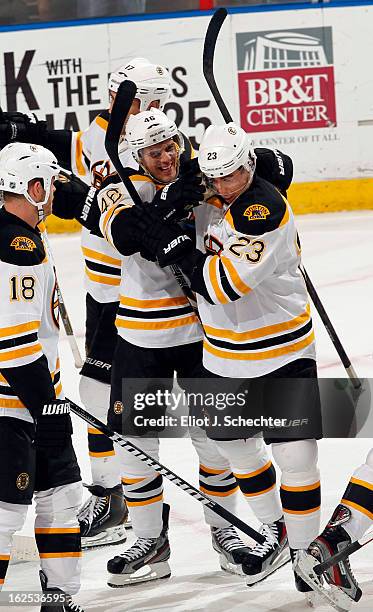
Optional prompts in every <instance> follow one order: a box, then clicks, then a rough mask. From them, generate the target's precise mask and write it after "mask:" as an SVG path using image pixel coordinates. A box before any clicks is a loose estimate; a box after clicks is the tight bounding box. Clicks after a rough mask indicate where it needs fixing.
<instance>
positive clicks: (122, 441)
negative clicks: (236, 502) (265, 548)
mask: <svg viewBox="0 0 373 612" xmlns="http://www.w3.org/2000/svg"><path fill="white" fill-rule="evenodd" d="M66 401H68V402H69V403H70V410H71V412H73V413H74V414H76V415H77V416H79V417H80V418H81V419H83V420H84V421H86V422H87V423H89V425H92V427H94V428H95V429H97V430H98V431H101V433H103V434H104V435H105V436H107V437H108V438H110V440H112V441H113V442H115V443H116V444H118V445H119V446H121V447H122V448H124V449H125V450H127V451H128V452H130V453H132V454H133V455H134V456H135V457H137V458H138V459H140V461H143V462H144V463H146V464H147V465H148V466H149V467H151V468H152V469H153V470H155V471H156V472H158V474H161V475H162V476H165V477H166V478H167V479H168V480H170V481H171V482H173V484H174V485H176V486H177V487H179V488H180V489H182V490H183V491H185V492H186V493H187V494H188V495H190V496H191V497H194V498H195V499H197V501H199V502H201V503H202V504H203V505H204V506H205V507H206V508H209V509H210V510H211V511H212V512H215V514H218V515H219V516H220V517H221V518H223V519H225V520H226V521H228V522H229V523H231V524H232V525H234V526H235V527H237V529H239V530H240V531H242V532H243V533H245V534H246V535H248V536H249V537H250V538H252V539H253V540H255V541H256V542H258V543H259V544H263V543H264V542H265V538H264V537H263V536H262V535H261V534H260V533H258V532H257V531H255V529H253V528H252V527H250V526H249V525H247V524H246V523H244V522H243V521H241V519H239V518H238V517H237V516H235V515H234V514H232V513H231V512H229V510H226V509H225V508H223V506H220V504H217V503H216V502H214V501H213V500H212V499H210V498H209V497H208V496H207V495H205V494H204V493H202V492H201V491H199V490H198V489H196V488H195V487H194V486H193V485H191V484H190V483H189V482H187V481H186V480H184V479H183V478H181V476H178V475H177V474H175V472H172V470H170V469H169V468H167V467H166V466H164V465H163V464H162V463H159V462H158V461H156V460H155V459H153V458H152V457H151V456H150V455H148V454H147V453H145V452H144V451H143V450H141V449H140V448H139V447H138V446H135V444H133V443H132V442H129V441H128V440H126V438H125V437H124V436H122V435H120V434H118V433H116V432H115V431H113V430H112V429H110V427H108V426H107V425H105V424H104V423H102V422H101V421H99V420H98V419H96V417H94V416H93V415H91V414H89V412H86V411H85V410H84V409H83V408H81V407H80V406H78V404H75V402H73V401H72V400H70V399H68V398H66Z"/></svg>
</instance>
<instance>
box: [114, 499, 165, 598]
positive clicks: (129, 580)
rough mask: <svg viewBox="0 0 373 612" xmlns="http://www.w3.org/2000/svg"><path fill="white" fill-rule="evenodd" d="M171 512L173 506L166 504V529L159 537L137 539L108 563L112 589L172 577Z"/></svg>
mask: <svg viewBox="0 0 373 612" xmlns="http://www.w3.org/2000/svg"><path fill="white" fill-rule="evenodd" d="M169 511H170V506H169V505H168V504H163V529H162V532H161V534H160V536H159V537H158V538H137V540H136V542H135V543H134V544H133V545H132V546H131V547H130V548H128V549H127V550H125V551H124V552H123V553H122V554H121V555H117V556H116V557H114V558H113V559H110V560H109V561H108V564H107V570H108V572H109V574H110V575H109V578H108V585H109V586H111V587H113V588H119V587H124V586H128V585H133V584H138V583H140V582H149V581H152V580H159V579H161V578H169V577H170V576H171V568H170V566H169V564H168V559H169V558H170V554H171V551H170V544H169V541H168V537H167V534H168V516H169Z"/></svg>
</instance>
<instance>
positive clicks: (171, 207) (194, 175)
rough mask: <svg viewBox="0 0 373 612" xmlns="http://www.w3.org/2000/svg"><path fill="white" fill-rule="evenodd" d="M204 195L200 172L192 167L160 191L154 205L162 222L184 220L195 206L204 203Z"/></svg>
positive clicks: (155, 197)
mask: <svg viewBox="0 0 373 612" xmlns="http://www.w3.org/2000/svg"><path fill="white" fill-rule="evenodd" d="M204 193H205V187H204V185H203V184H202V177H201V174H200V171H199V170H198V172H197V171H196V168H195V167H192V168H190V169H189V170H187V172H185V174H183V176H181V177H180V178H179V179H177V180H176V181H175V182H174V183H169V184H168V185H166V186H165V187H163V189H160V190H159V191H158V192H157V193H156V195H155V196H154V199H153V202H152V204H153V206H154V210H155V211H156V212H157V214H158V216H159V218H160V219H161V220H162V221H177V220H179V219H184V218H185V217H186V216H187V215H188V213H189V212H190V211H191V210H192V209H193V208H194V207H195V206H198V205H199V204H200V203H201V202H203V198H204Z"/></svg>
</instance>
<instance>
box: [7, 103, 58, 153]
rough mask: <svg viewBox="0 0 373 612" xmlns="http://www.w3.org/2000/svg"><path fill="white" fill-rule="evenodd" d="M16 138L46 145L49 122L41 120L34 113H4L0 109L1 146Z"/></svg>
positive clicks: (20, 140)
mask: <svg viewBox="0 0 373 612" xmlns="http://www.w3.org/2000/svg"><path fill="white" fill-rule="evenodd" d="M15 140H18V141H19V142H30V143H33V144H40V145H44V146H45V144H46V140H47V122H46V121H39V119H38V118H37V117H36V115H34V113H29V114H25V113H16V112H12V113H4V112H3V111H1V110H0V147H5V145H7V144H9V143H10V142H13V141H15Z"/></svg>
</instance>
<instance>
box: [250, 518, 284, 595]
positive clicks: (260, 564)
mask: <svg viewBox="0 0 373 612" xmlns="http://www.w3.org/2000/svg"><path fill="white" fill-rule="evenodd" d="M259 533H261V534H262V535H263V536H265V538H266V541H265V542H264V544H256V546H254V548H252V549H251V551H250V554H249V555H248V556H246V558H245V561H244V562H243V563H242V571H243V573H244V574H245V575H246V583H247V585H248V586H253V585H254V584H256V583H257V582H261V581H262V580H264V579H265V578H267V576H269V575H270V574H273V572H275V571H276V570H277V569H279V568H280V567H282V566H283V565H285V563H288V562H289V561H290V550H289V546H288V538H287V534H286V528H285V523H284V521H283V519H280V520H279V521H275V522H274V523H270V524H269V525H262V527H261V528H260V530H259Z"/></svg>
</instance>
